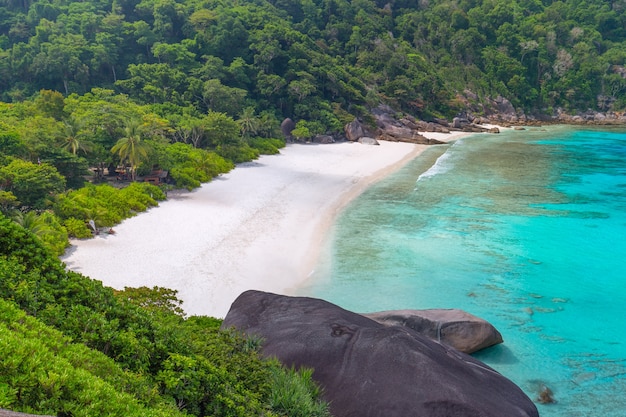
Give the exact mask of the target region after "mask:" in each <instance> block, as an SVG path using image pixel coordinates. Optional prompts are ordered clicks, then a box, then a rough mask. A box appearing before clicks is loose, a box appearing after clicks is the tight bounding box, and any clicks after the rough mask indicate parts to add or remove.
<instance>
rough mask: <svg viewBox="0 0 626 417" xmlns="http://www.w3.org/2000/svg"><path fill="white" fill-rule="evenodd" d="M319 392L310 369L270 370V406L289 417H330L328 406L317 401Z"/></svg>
mask: <svg viewBox="0 0 626 417" xmlns="http://www.w3.org/2000/svg"><path fill="white" fill-rule="evenodd" d="M319 395H320V390H319V388H318V386H317V385H316V384H315V381H313V370H311V369H300V370H298V371H296V370H295V369H293V368H292V369H284V368H282V367H280V366H275V367H274V368H272V392H271V395H270V406H271V408H272V410H273V411H274V412H276V413H277V414H279V415H288V416H289V417H330V411H329V410H328V404H327V403H325V402H322V401H320V400H319Z"/></svg>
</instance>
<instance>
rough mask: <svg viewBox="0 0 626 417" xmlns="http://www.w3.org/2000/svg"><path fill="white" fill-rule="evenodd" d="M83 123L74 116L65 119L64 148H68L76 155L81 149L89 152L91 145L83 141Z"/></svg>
mask: <svg viewBox="0 0 626 417" xmlns="http://www.w3.org/2000/svg"><path fill="white" fill-rule="evenodd" d="M82 128H83V123H82V122H80V121H78V120H76V119H75V118H73V117H69V118H67V119H65V120H63V141H64V142H65V143H64V144H63V149H67V150H68V151H70V152H71V153H73V154H74V155H76V153H78V151H79V150H82V151H83V152H85V153H87V152H89V146H88V145H87V144H86V143H85V142H84V141H83V137H84V134H83V133H82V132H81V130H82Z"/></svg>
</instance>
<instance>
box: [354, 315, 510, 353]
mask: <svg viewBox="0 0 626 417" xmlns="http://www.w3.org/2000/svg"><path fill="white" fill-rule="evenodd" d="M363 315H364V316H365V317H369V318H370V319H372V320H375V321H377V322H378V323H381V324H384V325H386V326H405V327H408V328H410V329H413V330H415V331H416V332H418V333H419V334H421V335H422V336H426V337H428V338H429V339H431V340H434V341H436V342H439V343H443V344H445V345H448V346H451V347H453V348H455V349H457V350H460V351H461V352H465V353H473V352H476V351H479V350H481V349H485V348H487V347H489V346H493V345H497V344H499V343H502V335H501V334H500V332H499V331H498V330H497V329H496V328H495V327H494V326H493V325H492V324H491V323H489V322H488V321H486V320H483V319H481V318H480V317H476V316H474V315H472V314H469V313H467V312H465V311H463V310H458V309H449V310H447V309H446V310H444V309H432V310H394V311H381V312H377V313H368V314H363Z"/></svg>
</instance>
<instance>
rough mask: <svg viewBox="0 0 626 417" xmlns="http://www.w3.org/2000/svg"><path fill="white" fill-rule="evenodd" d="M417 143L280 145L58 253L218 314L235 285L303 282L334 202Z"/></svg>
mask: <svg viewBox="0 0 626 417" xmlns="http://www.w3.org/2000/svg"><path fill="white" fill-rule="evenodd" d="M462 135H465V133H462V132H454V133H452V134H442V133H426V134H425V136H427V137H429V138H435V139H439V140H444V141H450V140H454V139H456V138H458V137H460V136H462ZM426 147H427V145H415V144H408V143H398V142H385V141H381V142H380V146H371V145H362V144H360V143H352V142H342V143H337V144H327V145H319V144H289V145H288V146H287V147H285V148H283V149H281V153H280V154H278V155H266V156H261V157H260V158H259V159H257V160H256V161H253V162H249V163H245V164H240V165H238V166H237V167H236V168H235V169H234V170H233V171H231V172H229V173H227V174H224V175H221V176H220V177H218V178H216V179H214V180H213V181H211V182H210V183H207V184H204V185H203V186H202V187H200V188H199V189H197V190H194V191H192V192H180V191H177V192H170V193H169V195H168V199H167V200H166V201H163V202H161V203H160V204H159V206H158V207H155V208H152V209H150V210H149V211H147V212H145V213H141V214H139V215H137V216H135V217H133V218H130V219H127V220H125V221H124V222H123V223H121V224H119V225H118V226H116V227H115V232H116V233H115V234H107V235H99V236H96V237H95V238H93V239H88V240H73V241H72V242H71V244H72V246H71V248H70V249H68V251H67V253H66V254H65V255H64V256H63V257H62V261H63V262H65V264H66V265H67V267H68V269H70V270H73V271H76V272H79V273H82V274H84V275H86V276H88V277H90V278H93V279H96V280H100V281H102V283H103V284H104V285H106V286H110V287H113V288H115V289H124V288H125V287H142V286H147V287H153V286H159V287H166V288H171V289H174V290H177V291H178V297H179V298H180V299H181V300H182V301H183V305H182V307H183V309H184V310H185V312H186V314H188V315H208V316H214V317H224V316H225V315H226V313H227V312H228V310H229V308H230V305H231V303H232V302H233V301H234V300H235V298H236V297H237V296H238V295H239V294H240V293H242V292H243V291H246V290H249V289H256V290H262V291H270V292H275V293H281V294H289V293H290V292H292V291H293V290H294V289H295V288H297V287H298V285H300V284H302V283H303V282H305V281H306V280H307V278H308V277H309V276H310V275H311V273H312V271H313V268H314V267H315V264H316V260H317V257H318V255H319V251H320V248H321V246H322V244H323V241H324V238H325V236H326V232H327V231H328V230H329V228H330V226H331V225H332V222H333V220H334V219H335V217H336V215H337V213H338V212H339V211H340V210H341V208H342V207H344V206H345V204H347V203H348V202H349V201H350V200H352V199H353V198H354V197H356V196H357V195H358V194H359V193H360V192H362V191H363V190H364V189H365V188H366V187H367V186H368V185H370V184H372V183H373V182H375V181H377V180H379V179H381V178H383V177H385V176H386V175H389V174H390V173H392V172H394V171H395V170H397V169H399V168H400V167H402V166H403V165H404V164H406V163H407V162H408V161H410V160H412V159H414V158H415V157H417V156H418V155H419V154H420V153H421V152H422V151H423V150H424V149H425V148H426Z"/></svg>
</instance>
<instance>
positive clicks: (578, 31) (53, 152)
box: [0, 0, 626, 417]
mask: <svg viewBox="0 0 626 417" xmlns="http://www.w3.org/2000/svg"><path fill="white" fill-rule="evenodd" d="M625 63H626V0H614V1H604V0H588V1H582V0H566V1H549V0H545V1H541V0H519V1H516V0H509V1H506V2H505V1H503V0H483V1H480V0H459V1H455V0H416V1H415V0H397V1H393V0H392V1H370V0H353V1H346V0H275V1H266V0H253V1H246V0H178V1H176V0H88V1H80V2H75V1H66V0H0V296H1V297H0V409H2V408H4V409H11V410H16V411H22V412H30V413H37V414H50V415H58V416H90V417H93V416H105V415H106V416H135V415H137V416H151V415H154V416H160V415H163V416H165V415H167V416H176V415H181V416H183V415H193V416H251V415H258V416H268V417H269V416H291V417H298V416H327V415H328V408H327V405H326V404H324V403H323V402H321V401H320V400H319V395H320V393H319V389H318V388H317V387H316V386H315V384H314V383H313V381H312V379H311V371H310V370H300V371H295V370H290V369H285V368H283V367H282V366H281V365H280V364H278V363H277V362H275V361H271V360H270V361H268V360H264V359H261V358H260V356H259V355H258V347H259V343H261V341H259V340H251V339H244V338H242V337H240V336H239V335H237V334H234V333H231V332H224V331H219V326H220V321H219V320H217V319H214V318H208V317H186V316H185V314H184V312H183V310H182V307H181V303H180V301H179V300H178V299H177V298H176V293H175V292H174V291H170V290H168V289H164V288H135V289H131V288H128V289H126V290H124V291H114V290H113V289H111V288H108V287H104V286H102V284H101V283H100V282H98V281H93V280H91V279H89V278H88V277H85V276H82V275H80V274H77V273H74V272H71V271H67V270H66V269H65V266H64V264H63V263H62V262H61V261H59V258H58V257H59V256H60V255H61V254H63V252H64V251H65V250H66V248H67V246H68V244H69V243H68V242H69V240H68V239H69V238H72V237H74V238H89V237H91V236H92V235H93V234H94V233H96V232H98V233H113V229H112V227H113V226H115V225H116V224H118V223H119V222H121V221H122V220H123V219H125V218H128V217H130V216H133V215H136V214H137V213H139V212H142V211H145V210H147V209H148V208H149V207H152V206H155V205H157V204H158V202H159V201H161V200H163V199H165V198H167V193H168V192H169V191H170V190H171V189H173V188H186V189H189V190H191V189H193V188H196V187H199V186H200V185H201V184H202V183H204V182H208V181H210V180H211V179H212V178H214V177H216V176H218V175H220V174H221V173H225V172H228V171H229V170H231V169H233V168H234V167H235V165H236V164H238V163H241V162H245V161H250V160H253V159H255V158H257V157H258V156H259V155H261V154H273V153H277V152H279V150H280V148H281V147H283V146H284V145H285V139H284V136H283V134H282V133H281V129H280V125H281V121H282V120H284V119H285V118H291V119H292V120H293V121H294V123H295V127H296V128H295V130H294V132H293V136H294V137H295V139H296V140H307V139H309V138H311V137H313V136H315V135H317V134H337V133H340V132H341V131H342V130H343V126H344V125H345V124H346V123H348V122H350V121H352V120H353V119H354V118H355V117H358V118H361V119H362V120H364V121H365V122H368V120H370V121H371V118H370V112H371V110H372V109H373V108H375V107H377V106H379V105H380V104H385V105H388V106H389V107H390V108H392V109H393V110H394V111H396V112H397V113H398V115H401V114H408V115H411V116H414V117H416V118H419V119H422V120H427V121H429V120H434V119H439V118H448V119H449V118H451V117H453V116H454V115H456V114H457V113H459V112H464V111H470V112H472V113H474V114H478V115H489V113H490V112H493V111H497V110H496V109H494V107H493V103H494V102H495V101H497V100H502V99H506V100H507V101H509V102H510V103H511V104H512V105H513V106H514V108H515V110H516V112H517V113H519V114H526V115H536V116H538V117H540V116H551V115H554V114H555V113H557V112H565V113H569V114H575V113H577V112H585V111H588V110H592V111H602V112H610V111H612V112H617V113H619V112H623V111H624V110H625V109H626V67H625Z"/></svg>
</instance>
